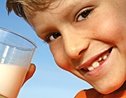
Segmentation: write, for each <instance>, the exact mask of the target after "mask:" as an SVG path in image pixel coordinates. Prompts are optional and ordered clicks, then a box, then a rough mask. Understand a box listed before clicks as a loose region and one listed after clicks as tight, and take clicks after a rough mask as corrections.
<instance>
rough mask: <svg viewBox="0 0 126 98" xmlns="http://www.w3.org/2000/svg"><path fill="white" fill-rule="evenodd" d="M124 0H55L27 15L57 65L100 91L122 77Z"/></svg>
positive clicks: (125, 70)
mask: <svg viewBox="0 0 126 98" xmlns="http://www.w3.org/2000/svg"><path fill="white" fill-rule="evenodd" d="M125 5H126V0H57V1H56V2H54V3H53V4H52V5H51V6H50V8H49V9H47V10H45V11H42V12H41V11H37V12H35V14H36V15H35V16H33V17H32V18H29V21H30V23H31V24H32V25H33V27H34V28H35V30H36V32H37V34H38V36H40V38H42V39H44V40H46V41H47V42H48V43H49V46H50V49H51V52H52V54H53V56H54V58H55V61H56V63H57V64H58V66H59V67H61V68H63V69H65V70H67V71H69V72H71V73H73V74H74V75H76V76H78V77H79V78H81V79H83V80H85V81H87V82H88V83H90V84H91V85H92V86H93V87H94V88H95V89H96V90H98V91H99V92H101V93H103V94H107V93H111V92H113V91H114V90H116V89H118V88H119V87H120V86H121V85H122V84H123V83H124V82H125V80H126V6H125Z"/></svg>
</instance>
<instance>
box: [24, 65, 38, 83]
mask: <svg viewBox="0 0 126 98" xmlns="http://www.w3.org/2000/svg"><path fill="white" fill-rule="evenodd" d="M35 70H36V67H35V65H34V64H31V65H30V67H29V70H28V72H27V74H26V77H25V80H24V83H25V82H26V81H27V80H28V79H30V78H31V77H32V76H33V74H34V73H35Z"/></svg>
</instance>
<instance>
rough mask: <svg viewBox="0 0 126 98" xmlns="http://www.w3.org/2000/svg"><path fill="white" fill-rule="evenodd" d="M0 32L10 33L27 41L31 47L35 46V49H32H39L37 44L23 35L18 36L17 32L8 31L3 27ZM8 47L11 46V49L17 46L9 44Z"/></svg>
mask: <svg viewBox="0 0 126 98" xmlns="http://www.w3.org/2000/svg"><path fill="white" fill-rule="evenodd" d="M0 30H2V31H5V32H8V33H11V34H14V35H16V36H18V37H20V38H22V39H24V40H25V41H27V42H29V43H30V44H31V45H33V47H34V48H32V49H36V48H37V46H36V44H35V43H34V42H33V41H31V40H29V39H28V38H26V37H24V36H22V35H20V34H17V33H16V32H13V31H11V30H8V29H6V28H3V27H0ZM0 43H2V44H6V43H3V42H0ZM7 45H8V46H11V47H15V46H12V45H9V44H7ZM17 48H21V47H17ZM21 49H23V48H21ZM32 49H31V50H32Z"/></svg>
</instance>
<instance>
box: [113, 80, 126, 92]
mask: <svg viewBox="0 0 126 98" xmlns="http://www.w3.org/2000/svg"><path fill="white" fill-rule="evenodd" d="M124 90H126V81H125V82H124V84H123V85H122V86H121V87H120V88H119V89H118V90H116V91H115V93H116V92H120V91H124Z"/></svg>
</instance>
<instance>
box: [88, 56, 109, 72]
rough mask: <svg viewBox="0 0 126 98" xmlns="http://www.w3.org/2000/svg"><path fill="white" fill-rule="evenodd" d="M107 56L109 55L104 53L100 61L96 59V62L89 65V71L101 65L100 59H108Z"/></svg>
mask: <svg viewBox="0 0 126 98" xmlns="http://www.w3.org/2000/svg"><path fill="white" fill-rule="evenodd" d="M107 58H108V56H107V55H104V56H103V57H100V58H99V59H98V61H95V62H94V63H92V65H91V66H89V67H88V68H87V69H88V70H89V71H92V70H94V69H95V68H97V67H99V66H100V63H99V62H100V61H102V60H106V59H107Z"/></svg>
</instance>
